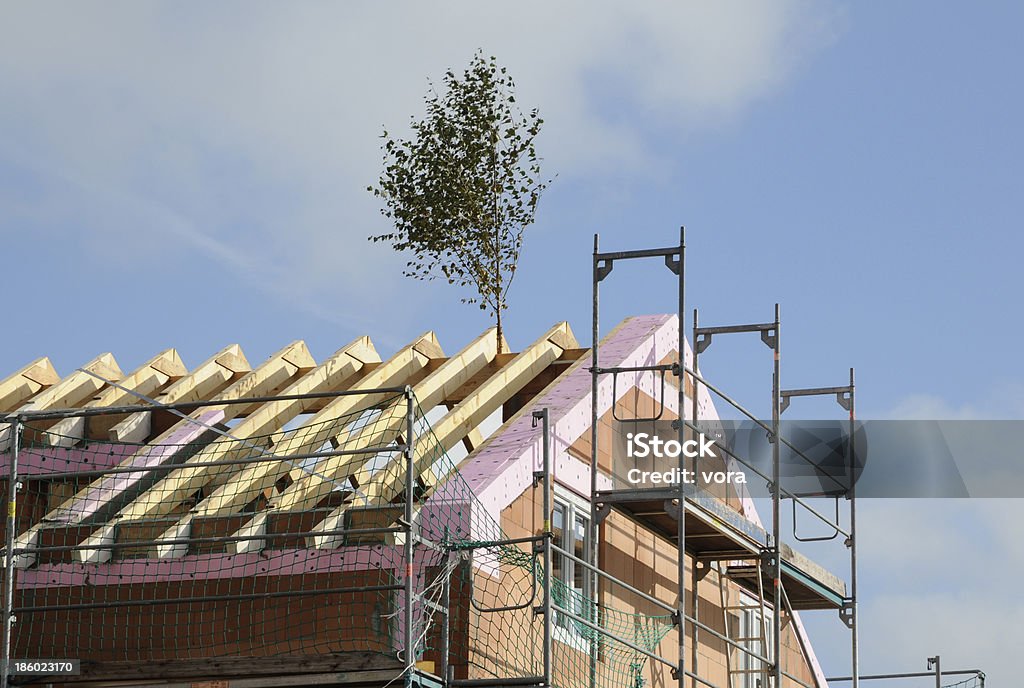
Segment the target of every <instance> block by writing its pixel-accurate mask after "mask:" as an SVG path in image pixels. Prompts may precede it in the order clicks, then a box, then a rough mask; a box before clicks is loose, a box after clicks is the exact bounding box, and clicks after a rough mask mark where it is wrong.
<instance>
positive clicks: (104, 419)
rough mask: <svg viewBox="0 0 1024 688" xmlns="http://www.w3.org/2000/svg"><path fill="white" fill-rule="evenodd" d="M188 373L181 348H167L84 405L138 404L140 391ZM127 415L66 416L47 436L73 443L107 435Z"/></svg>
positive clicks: (60, 442)
mask: <svg viewBox="0 0 1024 688" xmlns="http://www.w3.org/2000/svg"><path fill="white" fill-rule="evenodd" d="M187 374H188V370H187V369H186V368H185V365H184V364H183V363H182V362H181V358H179V357H178V352H177V351H175V350H174V349H167V350H166V351H162V352H160V353H159V354H157V355H156V356H154V357H153V358H151V359H149V360H148V361H146V362H145V363H143V364H142V365H141V366H140V367H139V368H138V369H137V370H135V371H134V372H132V373H131V374H130V375H128V376H127V377H125V378H124V379H122V380H119V381H118V387H108V388H107V389H105V390H103V391H102V392H101V393H100V394H98V395H97V396H96V397H95V398H94V399H92V401H90V402H88V403H87V404H84V405H83V406H82V408H102V407H105V406H122V405H129V404H137V403H140V402H139V397H138V396H137V395H138V394H142V395H144V396H152V395H153V394H155V393H157V392H158V391H159V390H160V389H162V388H163V387H164V386H166V385H167V384H168V383H171V382H174V381H175V380H178V379H180V378H182V377H184V376H185V375H187ZM122 387H124V388H126V389H130V390H132V391H134V392H136V394H132V393H131V392H127V391H125V389H121V388H122ZM123 419H124V416H123V415H120V416H113V415H112V416H95V417H92V418H85V417H83V416H78V417H76V418H66V419H64V420H62V421H60V422H59V423H57V424H56V425H54V426H53V427H52V428H50V430H49V431H48V432H47V433H46V439H47V441H48V443H49V444H51V445H54V446H65V447H69V446H72V445H74V444H76V443H77V442H78V441H79V440H82V439H84V438H86V437H88V438H90V439H101V438H105V437H106V433H107V432H108V431H109V430H110V428H111V427H113V426H114V425H117V423H119V422H120V421H121V420H123Z"/></svg>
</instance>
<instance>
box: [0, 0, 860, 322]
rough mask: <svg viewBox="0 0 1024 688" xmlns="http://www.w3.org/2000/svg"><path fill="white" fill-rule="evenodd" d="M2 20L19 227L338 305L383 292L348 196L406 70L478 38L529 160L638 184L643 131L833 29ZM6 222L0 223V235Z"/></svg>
mask: <svg viewBox="0 0 1024 688" xmlns="http://www.w3.org/2000/svg"><path fill="white" fill-rule="evenodd" d="M5 15H6V16H5V21H4V28H3V29H0V89H2V90H3V92H4V93H5V107H4V110H3V112H2V113H0V126H3V129H4V131H5V132H7V133H8V134H11V135H10V136H8V137H6V139H7V140H6V142H5V143H4V144H0V162H4V163H5V164H6V165H8V166H11V167H13V168H14V169H15V170H17V171H18V172H19V173H21V174H29V173H30V174H31V175H32V176H33V178H34V180H35V182H36V183H37V184H38V185H39V186H40V187H41V188H42V189H43V192H42V196H41V197H40V198H38V199H37V200H36V201H25V200H24V198H18V199H17V200H18V202H17V204H16V205H17V208H16V215H17V220H18V224H17V227H18V229H19V231H21V230H23V228H24V227H25V226H29V227H31V228H32V229H33V230H34V231H37V232H53V231H58V230H56V229H55V227H58V226H61V225H63V226H65V227H67V226H74V228H75V229H74V230H73V232H74V233H75V234H79V235H80V234H81V233H84V232H88V233H90V234H92V235H101V236H108V235H107V234H106V233H111V234H112V236H113V237H115V238H116V246H117V250H118V252H119V253H123V254H132V253H135V252H145V251H146V250H148V249H151V248H152V247H153V246H157V245H160V246H168V248H169V249H170V250H171V253H172V255H173V252H174V249H175V247H179V248H181V249H186V250H191V251H197V252H199V254H201V255H204V256H206V257H207V258H208V259H209V260H211V261H213V263H214V264H215V265H217V266H218V267H220V268H223V269H226V270H228V271H231V272H232V273H233V274H235V275H236V276H240V277H242V278H243V279H248V280H250V281H251V282H252V283H253V284H256V285H258V286H262V287H264V288H266V289H268V290H269V291H271V292H272V293H275V294H277V295H278V296H281V297H282V298H288V299H289V300H292V299H293V298H295V299H296V300H297V301H302V300H303V299H301V298H298V297H305V300H306V301H307V302H308V303H311V304H312V305H311V306H310V307H311V308H314V309H320V310H322V311H325V312H326V311H328V310H330V307H333V306H334V305H335V304H336V303H337V302H338V301H339V300H340V299H339V298H338V297H334V298H328V299H326V300H325V299H324V298H319V297H318V298H314V295H315V294H318V293H321V292H324V291H327V290H331V291H333V293H337V294H345V293H346V292H350V291H352V290H356V289H359V288H360V287H359V285H360V283H361V282H360V281H361V280H363V279H373V280H374V284H375V289H376V290H377V293H378V298H380V299H382V300H383V301H385V302H391V301H394V300H395V299H396V294H395V293H394V292H389V291H388V290H389V289H394V288H395V287H394V286H388V285H395V284H396V283H399V281H398V280H387V281H386V283H385V281H383V280H377V279H375V277H376V275H377V274H378V273H379V272H380V271H381V270H382V269H384V270H389V271H393V272H394V271H396V266H397V264H398V260H397V258H396V257H395V256H391V255H389V254H388V252H387V251H385V250H384V249H382V248H381V247H380V246H372V245H370V244H368V242H366V241H365V237H366V236H367V235H368V234H369V233H371V232H372V231H374V230H376V229H379V228H381V227H382V226H384V225H383V223H384V221H383V219H382V218H380V217H379V216H378V215H377V211H376V203H375V201H374V200H373V199H372V198H370V197H369V196H368V194H366V193H365V191H364V189H365V187H366V185H367V184H368V183H370V182H371V181H372V180H373V179H374V177H375V174H376V172H377V169H378V166H379V151H378V144H379V140H378V138H377V137H378V135H379V133H380V131H381V128H382V126H383V125H385V124H387V125H388V127H389V128H391V129H393V130H394V129H399V130H400V129H401V128H402V127H403V126H405V125H406V124H407V122H408V116H409V115H411V114H414V113H419V112H420V111H421V105H422V95H423V93H424V91H425V90H426V80H427V78H428V77H432V78H434V79H435V80H438V79H439V78H440V76H441V75H442V74H443V72H444V70H445V69H446V68H447V67H449V66H454V67H456V68H459V66H461V65H464V64H465V63H466V62H467V61H468V59H469V57H470V56H471V55H472V53H473V51H474V50H475V49H476V48H477V47H483V48H484V50H485V51H487V52H490V53H494V54H495V55H497V56H498V57H499V59H500V60H501V61H502V62H503V63H504V64H507V65H508V66H509V69H510V71H511V72H512V73H513V74H514V75H515V77H516V79H517V81H518V83H519V85H520V88H521V98H520V100H521V102H523V103H527V104H531V105H532V104H536V105H537V106H539V107H541V109H542V114H543V116H544V117H545V119H546V129H545V132H544V134H543V136H544V141H543V145H542V151H543V152H544V155H545V158H546V161H547V164H548V169H549V170H551V171H558V172H559V173H560V174H561V175H562V176H563V177H566V176H570V177H571V176H574V175H592V174H600V173H601V172H602V171H603V170H604V171H607V170H619V171H621V169H622V168H625V169H627V170H629V171H630V173H632V174H634V175H642V174H645V173H646V174H651V173H652V171H654V173H656V170H657V169H658V166H659V165H660V164H663V163H664V160H663V159H661V158H660V156H662V155H664V152H663V151H664V150H665V149H666V148H670V147H666V146H665V145H664V141H660V140H656V139H654V137H652V135H651V134H649V133H648V132H649V131H650V130H651V129H652V128H657V129H658V130H659V131H660V132H662V134H664V133H665V132H670V133H673V135H678V136H680V137H683V136H685V135H687V134H688V133H690V132H693V131H699V130H701V129H702V128H708V127H717V126H719V122H721V121H722V120H723V119H725V120H726V121H728V120H730V119H732V118H735V117H736V116H738V115H739V114H741V113H742V112H744V111H745V110H746V109H747V108H748V107H749V106H750V104H751V103H753V102H755V101H756V100H757V99H759V98H763V97H765V96H767V95H770V94H771V93H772V92H774V91H775V90H776V89H778V88H779V87H780V86H781V85H782V84H784V83H785V81H786V79H787V78H789V77H790V76H791V75H792V74H793V72H794V69H795V68H796V67H797V66H798V65H799V64H800V62H801V60H803V59H804V58H806V57H807V56H808V55H810V54H813V53H814V51H815V50H817V49H819V48H820V47H821V46H822V45H823V44H825V43H826V42H827V41H829V40H831V38H832V37H833V35H834V32H835V31H836V26H837V25H838V24H839V23H840V22H839V19H837V16H838V15H837V12H836V11H835V10H833V9H831V8H828V7H824V6H821V5H817V4H811V3H806V2H801V1H799V0H784V1H780V2H772V3H753V4H751V3H740V2H716V3H702V2H688V3H668V2H659V3H647V4H633V5H629V6H628V7H627V6H626V5H621V4H618V3H583V2H565V3H543V2H526V3H520V4H519V5H517V6H516V7H515V8H514V9H511V8H508V7H505V6H496V5H487V4H482V3H468V2H465V3H447V4H444V5H438V4H434V3H430V4H427V3H412V2H409V3H401V4H383V3H377V4H363V5H353V4H350V3H345V4H330V5H327V4H313V3H308V4H306V3H304V4H299V3H290V4H288V5H287V8H286V9H285V6H283V5H280V4H272V3H266V4H254V3H241V2H238V3H219V4H216V5H193V6H190V10H189V12H187V13H185V12H182V11H181V9H180V5H178V4H176V3H141V2H107V3H91V4H89V5H80V4H48V3H30V4H21V5H18V6H11V7H9V8H8V9H7V11H6V12H5ZM5 200H8V199H5ZM11 200H12V201H13V199H11ZM8 217H9V219H8V222H2V221H0V231H12V230H13V229H14V227H15V223H14V221H13V220H12V219H11V216H8ZM60 220H63V222H60ZM63 231H64V232H65V233H67V232H69V231H72V230H63ZM108 257H109V256H108V254H107V253H106V252H104V251H99V252H97V253H95V254H92V258H93V260H94V261H97V262H99V261H102V260H106V259H107V258H108ZM179 259H180V258H179ZM254 266H258V267H259V269H258V270H257V269H254ZM163 267H164V269H165V270H168V271H172V270H173V268H174V262H173V260H170V261H167V262H166V263H165V264H164V266H163ZM254 274H259V275H260V277H259V278H258V279H257V278H254V277H253V275H254ZM405 293H408V290H405ZM416 298H422V297H415V296H414V297H413V300H412V301H413V303H414V304H415V302H416V301H415V299H416Z"/></svg>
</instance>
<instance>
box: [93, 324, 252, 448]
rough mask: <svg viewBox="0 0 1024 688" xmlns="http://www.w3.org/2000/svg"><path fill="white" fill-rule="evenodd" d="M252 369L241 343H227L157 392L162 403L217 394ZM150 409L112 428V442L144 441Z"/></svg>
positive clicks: (151, 414)
mask: <svg viewBox="0 0 1024 688" xmlns="http://www.w3.org/2000/svg"><path fill="white" fill-rule="evenodd" d="M251 370H252V366H250V365H249V362H248V361H247V360H245V354H243V353H242V348H241V347H240V346H238V344H231V345H229V346H226V347H224V348H223V349H221V350H220V351H218V352H217V353H215V354H214V355H213V356H211V357H210V358H209V359H207V360H206V361H204V362H203V363H201V364H200V365H198V366H196V368H195V369H194V370H193V371H192V372H191V373H189V374H188V375H186V376H185V377H183V378H181V379H180V380H178V381H177V382H175V383H174V384H172V385H170V386H169V387H168V388H167V389H165V390H163V391H162V392H161V393H159V394H157V395H156V397H155V398H156V400H157V401H159V402H160V403H162V404H176V403H183V402H187V401H198V400H200V399H204V398H207V399H208V398H213V397H216V396H217V395H218V394H219V393H220V392H221V391H222V390H223V389H224V388H225V387H226V386H227V385H229V384H230V383H231V382H232V381H233V380H237V379H238V378H239V376H241V375H245V374H246V373H249V372H250V371H251ZM152 417H153V413H152V412H151V411H141V412H139V413H133V414H132V415H130V416H128V417H127V418H125V419H124V420H122V421H121V422H120V423H118V424H117V425H115V426H114V427H113V428H111V429H110V432H109V433H108V435H109V439H110V440H111V441H112V442H145V441H146V440H147V439H148V438H149V437H150V435H151V434H152Z"/></svg>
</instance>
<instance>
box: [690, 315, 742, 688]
mask: <svg viewBox="0 0 1024 688" xmlns="http://www.w3.org/2000/svg"><path fill="white" fill-rule="evenodd" d="M680 308H682V305H680ZM679 317H680V326H682V312H681V311H680V316H679ZM697 325H698V316H697V309H696V308H694V309H693V338H692V339H691V340H690V349H691V350H692V352H693V353H692V355H691V357H690V369H691V370H693V373H694V374H693V376H692V378H691V379H692V380H693V384H692V386H691V388H690V394H691V395H692V396H691V398H690V423H692V424H693V435H692V437H693V439H697V433H698V431H697V428H698V427H699V426H698V424H697V411H698V409H697V396H698V395H697V389H698V387H697V385H699V384H700V383H699V382H697ZM679 361H680V362H679V385H680V387H681V388H682V389H683V392H684V393H685V391H686V375H685V367H684V366H685V363H686V357H685V355H684V353H683V352H682V351H680V352H679ZM680 417H682V413H680ZM692 466H693V473H692V475H694V476H696V475H697V457H696V456H694V457H693V464H692ZM691 578H692V579H693V592H691V593H690V595H691V599H693V619H694V621H700V613H699V612H700V595H698V594H697V592H698V591H697V586H698V584H699V582H700V581H699V578H698V577H697V560H696V558H694V562H693V575H692V576H691ZM719 592H721V587H719ZM728 632H729V631H728V629H726V633H728ZM699 640H700V630H699V629H698V628H697V625H696V624H694V626H693V639H692V645H693V647H692V649H691V652H690V662H691V664H692V665H693V666H692V667H691V668H690V671H692V672H693V673H694V674H699V673H700V672H699V671H698V670H697V659H698V657H699V648H698V647H697V643H698V641H699ZM725 655H726V663H728V659H729V648H728V647H726V648H725ZM690 686H692V688H697V679H696V677H694V679H693V680H692V681H691V682H690ZM729 688H731V686H730V687H729Z"/></svg>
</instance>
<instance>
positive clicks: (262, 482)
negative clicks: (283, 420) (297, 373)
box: [196, 332, 443, 517]
mask: <svg viewBox="0 0 1024 688" xmlns="http://www.w3.org/2000/svg"><path fill="white" fill-rule="evenodd" d="M436 354H441V355H443V353H442V352H441V349H440V347H439V346H438V344H437V339H436V337H435V336H434V333H433V332H427V333H425V334H424V335H422V336H421V337H419V338H418V339H417V340H416V341H414V342H412V343H411V344H409V345H408V346H406V347H405V348H403V349H402V350H401V351H399V352H398V353H396V354H395V355H394V356H392V357H391V358H390V359H389V360H388V361H387V362H385V363H384V364H382V365H380V366H378V367H377V368H376V369H375V370H374V371H373V372H371V373H370V374H369V375H366V376H365V377H363V378H361V379H360V380H359V381H358V382H356V383H355V384H354V385H352V387H351V389H353V390H359V389H375V388H379V387H394V386H399V385H402V384H404V381H405V380H406V379H407V378H408V377H409V376H410V375H412V374H414V373H415V372H416V371H418V370H421V369H422V368H424V367H425V366H426V365H427V363H428V362H429V361H430V360H431V358H434V357H436V356H435V355H436ZM388 396H389V394H379V393H378V394H366V395H362V394H356V395H349V396H343V397H338V398H337V399H335V400H334V401H332V402H331V403H330V404H328V405H327V406H326V407H325V408H324V409H323V410H322V411H320V412H319V413H317V414H316V415H315V416H313V417H312V418H311V419H310V420H308V421H307V422H306V423H305V424H304V425H303V426H301V427H300V428H298V429H297V430H296V431H295V433H294V434H292V435H291V436H289V437H288V438H287V439H285V440H284V441H282V442H281V443H279V444H277V445H275V446H273V447H272V448H271V449H272V451H273V452H274V453H276V454H280V455H282V456H284V455H288V454H305V453H309V452H313V451H316V450H317V449H319V448H320V447H321V446H323V444H324V443H325V442H326V441H328V439H333V440H334V442H335V444H337V445H339V446H340V444H341V442H340V439H339V436H340V434H341V433H342V432H344V429H345V426H347V425H348V424H349V423H350V422H351V421H352V420H353V418H352V414H354V413H358V412H360V411H362V410H365V409H367V408H370V407H372V406H374V405H376V404H378V403H380V402H382V401H384V400H385V399H386V398H387V397H388ZM303 428H316V431H315V432H313V431H311V432H306V433H304V432H302V429H303ZM292 468H293V464H292V463H289V462H276V461H264V462H260V463H254V464H252V465H251V466H246V467H245V468H244V469H242V470H240V471H239V472H238V474H237V475H236V476H235V477H234V478H233V479H232V480H230V481H229V482H227V483H225V484H223V485H221V486H219V487H218V488H217V489H216V490H215V491H214V492H213V493H212V494H211V495H210V496H209V497H208V498H207V499H205V500H203V502H202V503H201V504H200V505H198V507H197V510H196V514H197V515H199V516H204V517H208V516H215V515H218V514H225V513H233V512H234V511H236V510H238V509H239V508H241V507H242V506H244V505H246V504H248V503H249V502H251V501H252V500H253V499H255V498H256V496H257V495H259V494H260V493H261V492H263V491H264V490H265V489H266V488H268V487H270V486H272V485H273V484H274V483H275V482H277V480H278V479H279V478H281V477H282V476H284V475H287V474H288V473H289V472H290V471H291V470H292Z"/></svg>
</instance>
